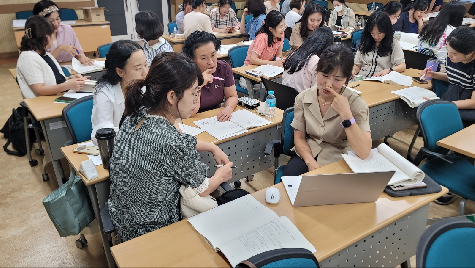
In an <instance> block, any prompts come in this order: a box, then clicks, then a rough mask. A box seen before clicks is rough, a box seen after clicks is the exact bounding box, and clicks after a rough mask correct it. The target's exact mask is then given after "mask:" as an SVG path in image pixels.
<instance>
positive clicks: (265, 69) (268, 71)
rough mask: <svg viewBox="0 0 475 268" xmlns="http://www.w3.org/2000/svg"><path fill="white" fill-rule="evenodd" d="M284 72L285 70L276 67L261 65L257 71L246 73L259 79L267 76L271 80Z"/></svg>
mask: <svg viewBox="0 0 475 268" xmlns="http://www.w3.org/2000/svg"><path fill="white" fill-rule="evenodd" d="M283 72H284V68H282V67H278V66H274V65H268V64H266V65H261V66H259V67H257V68H255V69H252V70H247V71H246V73H248V74H251V75H254V76H258V77H261V76H265V77H269V78H272V77H274V76H277V75H279V74H281V73H283Z"/></svg>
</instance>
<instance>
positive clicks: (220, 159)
mask: <svg viewBox="0 0 475 268" xmlns="http://www.w3.org/2000/svg"><path fill="white" fill-rule="evenodd" d="M215 146H216V147H215V148H214V149H213V150H212V151H211V153H212V154H213V158H214V160H215V161H216V164H217V165H226V164H228V163H229V158H228V156H227V155H226V154H225V153H224V152H223V150H221V149H220V148H219V147H218V146H217V145H215Z"/></svg>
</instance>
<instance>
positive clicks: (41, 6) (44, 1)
mask: <svg viewBox="0 0 475 268" xmlns="http://www.w3.org/2000/svg"><path fill="white" fill-rule="evenodd" d="M50 6H56V7H58V5H56V4H55V3H54V2H53V1H49V0H41V1H39V2H38V3H36V4H35V6H34V7H33V15H39V14H40V12H42V11H43V10H45V8H48V7H50ZM58 14H59V15H61V11H59V10H58ZM50 15H51V13H49V14H46V15H45V16H44V17H45V18H47V17H49V16H50ZM40 16H41V15H40Z"/></svg>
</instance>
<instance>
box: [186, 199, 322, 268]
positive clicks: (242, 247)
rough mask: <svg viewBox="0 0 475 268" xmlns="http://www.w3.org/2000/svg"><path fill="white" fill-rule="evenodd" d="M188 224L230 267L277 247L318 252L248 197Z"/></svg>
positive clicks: (289, 225)
mask: <svg viewBox="0 0 475 268" xmlns="http://www.w3.org/2000/svg"><path fill="white" fill-rule="evenodd" d="M188 221H189V222H190V223H191V225H192V226H193V228H195V230H196V231H198V232H199V233H200V234H201V235H202V236H203V237H204V238H205V240H206V242H208V244H209V245H210V246H211V247H212V248H213V249H214V250H215V251H216V252H218V251H221V252H222V253H223V254H224V256H225V257H226V258H227V259H228V261H229V263H230V264H231V266H233V267H235V266H236V265H237V264H239V263H240V262H241V261H243V260H247V259H249V258H251V257H253V256H255V255H257V254H260V253H263V252H266V251H269V250H274V249H279V248H306V249H308V250H310V251H311V252H312V253H315V252H316V251H317V250H316V249H315V248H314V247H313V245H312V244H310V242H308V240H307V239H306V238H305V237H304V236H303V235H302V233H301V232H300V231H299V230H298V229H297V227H295V225H294V224H293V223H292V222H291V221H290V220H289V219H288V218H287V217H285V216H282V217H279V216H278V215H277V214H276V213H275V212H274V211H272V210H271V209H269V208H267V207H265V206H264V205H263V204H261V203H260V202H259V201H257V200H256V199H255V198H254V197H252V196H251V195H246V196H243V197H241V198H238V199H236V200H234V201H231V202H229V203H226V204H224V205H221V206H218V207H216V208H213V209H211V210H208V211H206V212H203V213H201V214H198V215H196V216H193V217H191V218H189V219H188Z"/></svg>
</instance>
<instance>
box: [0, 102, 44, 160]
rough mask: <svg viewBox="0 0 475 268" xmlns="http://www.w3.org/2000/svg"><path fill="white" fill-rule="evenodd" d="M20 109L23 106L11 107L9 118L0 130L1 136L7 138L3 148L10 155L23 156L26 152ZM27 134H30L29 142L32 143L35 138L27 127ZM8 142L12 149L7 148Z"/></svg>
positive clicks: (31, 130)
mask: <svg viewBox="0 0 475 268" xmlns="http://www.w3.org/2000/svg"><path fill="white" fill-rule="evenodd" d="M22 109H24V108H22V107H19V108H16V109H13V110H12V115H10V118H8V120H7V122H6V123H5V125H4V126H3V128H2V129H1V130H0V132H2V133H3V137H4V138H5V139H7V142H6V143H5V145H4V146H3V150H4V151H5V152H6V153H7V154H10V155H16V156H24V155H26V153H27V149H26V139H25V129H24V123H23V115H22V112H23V111H22ZM28 134H29V135H30V137H29V138H30V143H33V142H34V141H35V139H36V137H35V134H34V131H33V129H28ZM10 143H11V144H12V147H13V149H14V150H10V149H8V146H9V145H10ZM30 145H31V144H30Z"/></svg>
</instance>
